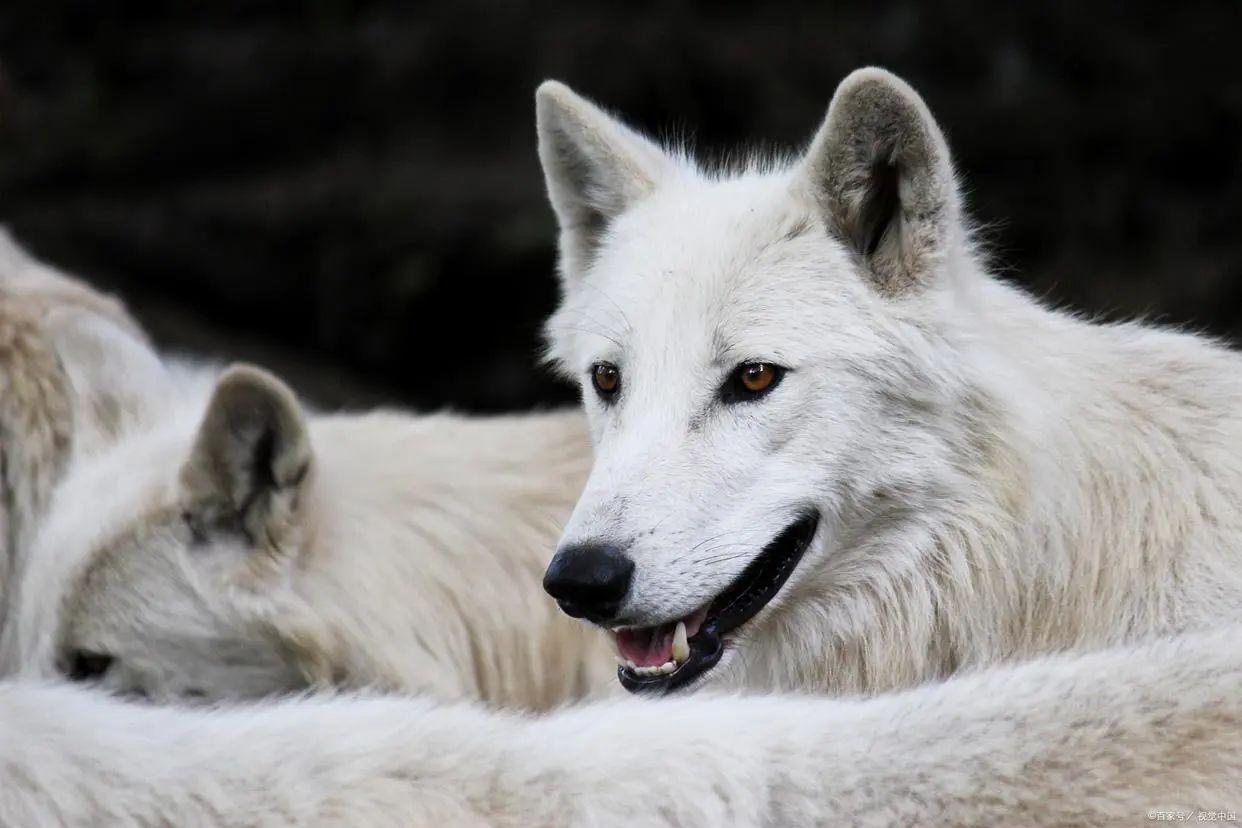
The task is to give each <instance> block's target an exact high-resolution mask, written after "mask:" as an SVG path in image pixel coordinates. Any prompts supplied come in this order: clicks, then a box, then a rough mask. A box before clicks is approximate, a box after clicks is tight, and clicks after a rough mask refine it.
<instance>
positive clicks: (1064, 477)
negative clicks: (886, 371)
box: [748, 265, 1242, 692]
mask: <svg viewBox="0 0 1242 828" xmlns="http://www.w3.org/2000/svg"><path fill="white" fill-rule="evenodd" d="M970 267H972V268H973V265H970ZM966 276H967V277H968V279H966V280H963V281H965V282H966V284H967V289H966V290H963V289H962V288H961V286H958V289H956V290H954V291H952V292H951V293H950V292H949V291H946V292H945V293H944V295H942V296H939V297H937V296H931V297H923V298H922V299H921V300H920V301H928V302H933V303H934V302H945V303H952V304H953V305H954V307H953V309H952V311H951V312H950V311H948V310H945V311H944V313H943V315H942V318H951V319H956V320H961V323H960V327H958V328H956V329H955V328H952V327H948V328H943V329H941V330H939V331H938V332H936V333H935V334H932V335H931V338H933V339H935V340H937V341H936V342H934V343H933V345H932V346H931V347H933V348H934V349H936V350H937V351H938V353H937V354H936V357H935V359H936V361H938V362H939V363H940V364H941V365H946V366H952V367H951V368H950V369H948V370H947V372H945V373H943V374H942V375H941V376H939V377H936V378H935V379H936V381H937V382H938V383H939V384H940V385H941V387H942V388H953V389H954V390H953V393H951V394H949V395H948V396H947V397H942V398H941V400H940V403H941V404H940V405H938V406H936V405H931V404H929V403H928V401H926V400H921V401H919V402H918V404H917V405H916V406H914V407H919V408H923V409H924V410H923V411H922V416H925V417H926V419H927V420H928V422H929V423H930V425H929V430H930V431H932V432H933V433H935V434H936V436H937V439H939V440H941V441H942V444H941V448H943V449H944V451H945V454H946V455H947V457H948V459H949V460H950V462H949V464H948V466H946V468H947V469H949V470H948V471H946V473H945V475H944V476H943V477H942V479H940V480H938V481H936V482H935V485H933V486H931V487H929V489H928V491H927V492H924V494H928V493H930V494H931V495H932V496H931V497H929V498H928V500H927V501H926V502H924V503H922V504H921V505H920V506H916V507H914V508H913V509H912V510H911V511H910V512H903V511H902V510H900V509H894V510H893V513H892V514H889V513H886V512H885V510H884V509H883V508H882V507H877V505H876V502H875V501H874V500H872V501H870V502H868V503H866V504H861V505H860V506H859V509H858V515H864V514H866V515H870V516H872V517H870V518H862V519H858V520H857V521H856V523H855V525H860V526H862V529H861V530H860V531H859V533H858V534H859V537H858V538H857V539H856V545H855V547H854V548H855V550H856V552H857V554H859V555H868V554H881V555H886V556H887V557H886V560H888V561H892V563H891V564H890V565H889V566H888V567H887V568H886V569H885V571H884V573H883V576H882V577H881V578H878V579H874V580H871V581H868V582H863V583H854V584H851V588H849V589H841V590H834V589H832V588H829V589H827V590H823V591H821V592H820V594H818V595H815V596H805V597H803V600H804V601H807V602H808V606H807V607H805V608H804V607H798V608H797V609H796V610H795V611H793V612H789V613H786V614H784V615H783V617H782V618H781V619H780V620H779V621H776V622H775V624H776V625H777V626H778V627H780V629H778V630H775V631H774V634H775V635H777V636H781V637H785V636H788V639H789V640H791V641H794V642H799V643H798V645H797V646H805V645H806V644H808V642H804V641H801V639H800V638H799V627H803V628H816V624H813V623H812V624H807V621H806V616H805V615H803V612H804V611H806V612H812V613H816V614H818V615H820V616H825V615H826V616H828V617H829V618H831V619H832V621H833V623H832V624H831V625H829V626H830V628H831V629H836V630H840V631H841V633H840V635H838V636H836V637H834V638H833V639H832V640H830V641H827V642H822V645H823V646H822V652H823V653H824V657H823V658H822V659H819V658H816V659H807V658H805V657H802V658H789V653H788V652H777V651H778V650H784V648H779V647H773V648H771V651H772V653H771V657H772V658H774V659H785V660H784V664H785V665H786V670H785V672H784V673H783V674H782V673H781V672H780V671H777V670H775V669H773V670H771V671H770V672H771V674H772V675H776V676H781V675H783V676H784V678H783V684H785V685H786V686H788V687H789V688H790V689H804V690H805V689H812V688H816V689H821V690H825V691H829V692H878V691H883V690H887V689H892V688H896V687H903V686H909V685H912V684H917V683H921V682H923V681H928V680H932V679H937V678H940V677H943V676H946V675H948V674H950V673H953V672H956V671H958V670H962V669H972V668H976V667H979V666H983V665H986V664H990V663H996V662H998V661H1006V660H1019V659H1024V658H1029V657H1031V656H1032V655H1035V654H1039V653H1045V652H1052V651H1060V650H1067V649H1078V648H1088V647H1098V646H1101V645H1105V644H1109V643H1115V642H1121V641H1128V640H1134V639H1138V638H1142V637H1144V636H1147V635H1150V634H1156V633H1165V632H1172V631H1179V630H1185V629H1193V628H1202V627H1208V626H1211V625H1213V624H1219V623H1221V622H1222V620H1225V619H1229V618H1233V619H1236V618H1238V617H1239V616H1242V601H1240V599H1239V597H1238V596H1240V595H1242V574H1240V572H1242V570H1240V568H1239V567H1238V566H1237V565H1236V564H1237V562H1236V559H1234V558H1230V557H1228V556H1225V555H1222V554H1221V551H1220V550H1222V549H1229V548H1231V547H1232V546H1233V545H1234V542H1235V540H1236V538H1237V536H1238V534H1239V532H1240V531H1242V513H1240V512H1239V507H1238V504H1239V503H1240V502H1242V454H1240V453H1239V450H1238V446H1239V445H1242V417H1239V414H1238V412H1239V411H1242V382H1240V381H1239V380H1238V379H1237V377H1238V372H1239V368H1240V367H1242V364H1240V363H1239V360H1238V358H1237V356H1236V355H1235V354H1234V353H1233V352H1231V351H1229V350H1226V349H1225V348H1223V347H1220V346H1218V345H1216V344H1214V343H1212V342H1209V341H1206V340H1205V339H1203V338H1201V337H1195V336H1191V335H1187V334H1182V333H1176V332H1169V331H1162V330H1157V329H1153V328H1151V327H1148V326H1145V325H1142V324H1137V323H1129V324H1120V325H1100V324H1093V323H1091V322H1089V321H1086V320H1083V319H1079V318H1075V317H1073V316H1071V315H1069V314H1066V313H1061V312H1057V311H1052V310H1049V309H1047V308H1045V307H1043V306H1041V305H1040V304H1038V303H1037V302H1035V301H1033V300H1032V299H1030V298H1029V297H1027V296H1026V295H1024V294H1022V293H1020V292H1019V291H1016V290H1014V289H1011V288H1010V287H1008V286H1007V285H1004V284H1002V283H999V282H997V281H994V280H992V279H990V278H988V277H986V276H985V275H983V274H982V273H981V272H968V273H967V274H966ZM922 313H926V307H925V306H924V308H923V309H922ZM858 515H856V516H855V517H856V518H857V517H858ZM914 520H917V521H918V524H917V525H916V526H914V527H913V529H911V528H910V524H911V523H912V522H913V521H914ZM888 524H891V525H893V526H901V527H903V528H902V529H901V530H894V531H892V532H889V531H887V525H888ZM871 538H874V540H871ZM907 539H909V543H910V545H911V547H913V548H912V549H911V550H910V552H911V554H906V555H904V556H903V555H900V554H892V551H893V550H892V549H891V548H881V547H882V546H884V545H888V544H892V543H894V541H896V542H897V543H898V544H900V543H901V542H903V541H905V540H907ZM846 565H847V564H846ZM842 571H847V570H845V569H842ZM818 628H819V629H823V628H824V625H823V623H822V622H820V623H819V624H818ZM811 646H814V644H812V645H811ZM763 657H764V656H760V658H763ZM790 663H795V664H799V665H802V668H803V669H802V670H801V671H799V672H798V674H795V675H790V674H789V671H788V669H787V668H788V665H789V664H790ZM752 666H753V665H752ZM772 666H773V668H775V666H776V665H775V662H774V663H773V665H772ZM748 672H749V674H750V675H755V674H762V672H763V671H762V670H751V671H748Z"/></svg>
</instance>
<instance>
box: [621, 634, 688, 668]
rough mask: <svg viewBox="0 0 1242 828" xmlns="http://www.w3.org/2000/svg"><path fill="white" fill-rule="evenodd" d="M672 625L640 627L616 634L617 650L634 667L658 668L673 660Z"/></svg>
mask: <svg viewBox="0 0 1242 828" xmlns="http://www.w3.org/2000/svg"><path fill="white" fill-rule="evenodd" d="M673 629H674V625H672V624H664V625H661V626H659V627H641V628H638V629H632V630H619V631H618V632H617V650H618V651H619V652H620V653H621V657H622V658H626V659H629V660H630V661H632V662H633V663H634V666H635V667H659V666H660V665H661V664H664V663H665V662H667V661H672V660H673Z"/></svg>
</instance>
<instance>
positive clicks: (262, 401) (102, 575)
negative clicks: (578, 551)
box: [0, 338, 615, 709]
mask: <svg viewBox="0 0 1242 828" xmlns="http://www.w3.org/2000/svg"><path fill="white" fill-rule="evenodd" d="M84 344H86V345H89V349H88V350H90V351H91V352H93V353H96V354H101V355H108V358H106V359H101V360H98V361H97V362H98V364H97V365H95V366H94V370H93V371H91V372H90V373H89V375H84V376H78V377H76V378H75V382H74V383H73V385H74V389H73V390H74V398H75V399H78V398H83V399H91V398H93V397H94V396H95V395H94V394H92V392H91V389H92V388H96V389H110V391H111V393H112V395H113V399H114V400H115V401H116V403H117V405H116V407H117V409H118V410H123V411H124V414H125V417H124V419H125V423H124V428H123V429H122V431H121V433H120V435H119V436H118V437H117V439H115V440H113V441H110V442H103V443H100V444H99V445H98V446H96V448H95V450H93V451H89V452H83V453H80V454H75V456H74V459H73V462H72V463H71V464H70V465H69V467H68V469H67V470H66V472H65V475H64V479H63V480H62V481H61V482H60V484H59V485H58V486H57V487H56V489H55V491H54V494H53V496H52V498H51V503H50V506H49V508H48V510H47V513H46V515H45V516H44V517H43V520H42V524H41V526H40V528H39V530H38V532H37V534H36V535H35V539H34V542H33V545H32V548H31V550H30V552H29V554H28V555H27V556H26V558H27V564H26V566H25V567H23V571H22V577H21V581H20V585H19V589H18V590H17V595H16V598H15V600H14V601H13V607H12V611H11V616H12V617H11V620H10V623H9V624H8V625H7V629H6V630H5V635H4V638H3V646H2V647H0V654H2V656H3V659H2V661H3V664H4V665H5V667H6V669H7V670H8V671H9V672H21V673H23V674H25V675H41V676H48V675H54V674H57V673H59V674H62V675H67V676H70V677H72V678H75V679H79V680H91V681H94V682H96V683H98V684H99V685H100V686H101V687H103V688H105V689H108V690H112V691H116V692H121V693H133V694H137V695H141V696H145V697H148V698H153V699H166V698H170V697H174V696H186V697H195V698H200V699H224V698H239V697H248V696H259V695H266V694H270V693H277V692H287V691H289V690H294V689H300V688H304V687H308V686H316V687H354V688H357V687H364V686H367V687H381V688H388V689H398V690H404V691H410V692H423V693H428V694H431V695H433V696H435V697H437V698H441V699H458V698H470V699H482V700H486V701H490V702H494V703H497V704H503V705H512V706H517V707H522V708H526V709H546V708H549V707H552V706H554V705H557V704H561V703H564V702H566V701H569V700H573V699H578V698H581V697H583V696H585V695H587V694H588V693H590V692H591V691H592V690H593V689H597V688H601V687H608V686H609V683H610V679H609V677H610V676H611V674H612V673H613V672H614V671H615V668H614V663H613V657H612V655H611V652H610V648H609V647H608V645H607V644H606V643H605V641H604V639H603V637H602V636H600V635H599V634H598V633H597V632H596V631H594V630H592V629H590V628H589V627H587V626H585V625H583V624H580V623H578V622H574V621H572V620H571V619H568V618H566V617H564V616H563V615H562V614H560V613H559V612H558V611H557V610H556V608H555V606H554V605H553V604H552V603H551V602H550V601H548V600H547V599H546V596H544V595H543V594H542V593H541V592H540V591H539V577H540V575H541V573H542V571H543V569H544V567H545V566H546V565H547V561H548V559H549V558H550V557H551V554H552V551H553V548H554V546H555V543H556V538H557V537H558V535H559V534H560V532H561V529H562V527H563V525H564V521H565V519H566V518H567V517H568V515H569V512H570V509H571V508H572V506H573V503H574V500H575V499H576V498H577V496H578V494H579V493H580V491H581V488H582V482H583V480H584V479H585V477H586V473H587V470H588V468H589V465H590V457H591V453H590V444H589V442H588V440H587V436H586V431H585V427H584V423H583V420H582V415H581V413H579V412H576V411H567V412H557V413H547V414H531V415H521V416H509V417H497V418H466V417H459V416H450V415H435V416H421V417H414V416H409V415H405V414H400V413H395V412H376V413H372V414H367V415H332V416H323V415H312V416H307V415H305V414H304V412H303V410H302V407H301V405H300V404H299V403H298V401H297V400H296V399H295V397H294V395H293V394H292V392H291V391H290V390H289V389H288V388H287V387H285V386H284V384H283V383H281V382H280V381H279V380H277V379H276V378H275V377H273V376H271V375H270V374H267V373H266V372H262V371H260V370H258V369H254V368H248V367H245V366H238V367H234V368H231V369H229V370H227V371H225V372H224V373H223V374H220V375H219V376H218V377H217V376H215V374H214V373H213V372H210V371H207V370H200V371H198V372H197V373H196V374H194V375H193V376H192V379H193V381H192V382H190V381H189V380H183V381H182V382H181V383H179V384H178V383H176V382H174V380H173V378H172V377H170V376H168V375H167V373H166V372H164V371H163V370H162V368H161V366H160V365H159V364H158V362H157V363H156V365H155V366H154V369H153V370H151V371H150V372H143V371H136V370H135V363H137V364H139V365H141V364H142V363H144V362H146V360H148V359H153V358H154V357H153V356H151V355H150V354H149V352H147V353H136V352H133V350H132V349H129V348H127V347H126V343H125V342H124V341H121V340H119V339H118V340H117V341H106V340H104V339H101V338H95V339H93V340H91V341H90V342H89V343H84ZM124 377H129V378H130V379H131V381H130V382H129V383H127V384H125V383H122V382H121V380H122V378H124ZM135 377H137V378H140V379H141V380H142V381H141V382H133V381H132V380H133V378H135ZM187 377H190V375H188V374H187Z"/></svg>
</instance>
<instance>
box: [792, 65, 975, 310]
mask: <svg viewBox="0 0 1242 828" xmlns="http://www.w3.org/2000/svg"><path fill="white" fill-rule="evenodd" d="M804 163H805V179H806V180H807V181H808V182H809V184H810V188H811V193H812V195H813V197H814V200H815V202H816V204H817V206H818V208H819V211H820V213H821V216H822V217H823V220H824V222H825V224H826V225H827V226H828V228H829V230H830V232H832V233H833V234H834V235H835V236H836V237H837V238H838V239H839V240H840V241H842V242H843V243H844V244H845V245H846V246H847V247H848V248H849V249H850V251H851V252H852V253H853V254H854V255H855V256H856V257H857V259H858V261H859V263H860V265H861V267H862V269H863V272H864V273H865V274H866V275H867V277H868V278H869V279H870V280H871V281H872V283H873V284H874V286H875V287H876V289H877V290H879V291H880V292H881V293H883V294H885V295H890V296H896V295H901V294H905V293H909V292H911V291H913V290H917V289H918V288H920V287H921V286H924V285H925V284H927V283H928V282H929V281H930V280H932V279H933V278H934V277H935V274H936V272H937V271H938V269H939V265H940V263H941V262H942V261H943V259H944V257H945V256H946V254H947V252H948V250H949V247H950V246H951V245H952V244H953V243H955V241H956V240H955V238H954V234H955V233H956V231H957V228H958V221H959V209H958V195H957V190H956V184H955V180H954V175H953V168H952V164H951V161H950V157H949V150H948V145H947V144H946V143H945V140H944V136H943V135H942V134H941V132H940V128H939V127H938V126H937V124H936V121H935V119H934V118H933V117H932V115H931V112H930V111H929V110H928V108H927V105H926V104H925V103H924V102H923V99H922V98H921V97H919V95H918V93H917V92H915V91H914V90H913V89H912V88H911V87H910V86H909V85H908V84H906V83H905V82H904V81H902V80H901V79H900V78H898V77H896V76H895V75H893V74H891V73H889V72H886V71H884V70H882V69H874V68H868V69H859V70H858V71H856V72H853V73H852V74H850V75H849V76H848V77H847V78H846V79H845V80H844V81H842V82H841V85H840V86H839V87H837V91H836V94H835V95H834V96H833V99H832V103H831V104H830V106H829V108H828V115H827V117H826V118H825V120H824V124H823V126H822V127H821V128H820V130H819V132H818V133H817V135H816V136H815V139H814V140H813V141H812V143H811V148H810V150H809V151H808V153H807V156H806V160H805V162H804Z"/></svg>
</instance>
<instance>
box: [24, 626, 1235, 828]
mask: <svg viewBox="0 0 1242 828" xmlns="http://www.w3.org/2000/svg"><path fill="white" fill-rule="evenodd" d="M1239 642H1242V629H1239V628H1236V627H1235V628H1230V629H1222V630H1220V631H1217V632H1208V633H1197V634H1188V635H1184V636H1180V637H1177V638H1169V639H1163V640H1158V641H1153V642H1150V643H1146V644H1142V645H1137V646H1130V647H1124V648H1118V649H1113V650H1108V651H1104V652H1098V653H1093V654H1087V655H1065V656H1057V657H1051V658H1047V659H1043V660H1040V661H1035V662H1030V663H1026V664H1022V665H1018V666H1012V667H998V668H994V669H989V670H986V671H982V672H979V673H977V674H973V675H966V676H962V677H958V678H954V679H952V680H950V681H946V682H944V683H942V684H937V685H929V686H925V687H922V688H919V689H915V690H911V691H907V692H904V693H899V694H894V695H890V696H883V697H877V698H874V699H869V700H829V699H815V698H805V697H802V698H799V697H751V698H741V697H712V696H704V695H691V696H687V697H684V698H677V699H672V700H661V701H642V700H627V701H621V702H611V703H609V702H601V703H596V704H589V705H583V706H580V707H576V708H571V709H567V710H564V711H561V712H559V713H554V714H550V715H548V716H545V717H542V718H534V719H532V718H524V717H520V716H516V715H510V714H502V713H496V712H488V711H484V710H482V709H479V708H477V707H470V706H463V705H450V706H436V705H433V704H432V703H430V702H426V701H420V700H415V699H375V698H371V699H368V698H363V697H357V696H344V697H342V696H338V697H334V698H307V699H301V700H291V701H290V700H286V701H280V702H269V703H262V704H257V705H254V704H252V705H245V706H238V707H233V708H228V709H218V710H210V711H209V710H197V711H192V710H185V709H177V708H161V707H153V706H139V705H132V704H126V703H123V702H121V701H117V700H112V699H107V698H104V697H101V696H98V695H95V694H93V693H91V692H89V691H87V690H83V689H78V688H69V687H56V686H49V685H23V684H9V685H0V754H2V756H3V761H0V824H3V825H31V824H40V825H43V824H49V823H53V824H54V823H60V824H88V823H89V824H100V823H111V822H123V823H125V824H144V825H145V824H177V825H186V824H195V825H255V826H258V825H270V824H311V823H313V824H367V825H371V824H400V825H442V824H451V825H514V826H516V825H566V826H568V825H596V826H611V825H617V826H620V825H625V826H631V825H644V826H647V825H651V826H658V825H665V826H674V825H675V826H759V825H762V826H779V825H811V824H850V825H896V824H951V825H993V824H1022V825H1030V826H1044V825H1048V826H1051V825H1067V824H1073V825H1105V824H1117V823H1122V824H1140V823H1148V822H1149V821H1153V820H1154V821H1166V820H1179V821H1187V820H1189V821H1207V820H1210V819H1213V818H1215V819H1217V820H1220V821H1228V820H1230V819H1236V817H1237V812H1238V811H1239V810H1242V652H1239Z"/></svg>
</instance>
